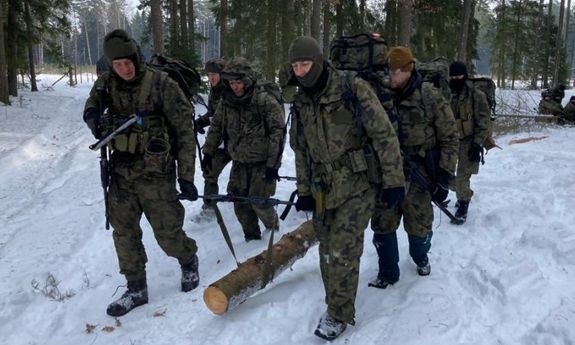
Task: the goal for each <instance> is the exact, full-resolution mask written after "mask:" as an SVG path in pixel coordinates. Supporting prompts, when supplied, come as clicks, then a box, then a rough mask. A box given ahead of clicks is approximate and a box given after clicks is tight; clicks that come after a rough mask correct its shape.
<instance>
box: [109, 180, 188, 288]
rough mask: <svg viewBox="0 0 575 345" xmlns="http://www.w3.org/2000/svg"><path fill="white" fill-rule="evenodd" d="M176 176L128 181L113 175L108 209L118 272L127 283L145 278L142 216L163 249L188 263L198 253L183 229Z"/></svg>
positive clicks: (181, 208)
mask: <svg viewBox="0 0 575 345" xmlns="http://www.w3.org/2000/svg"><path fill="white" fill-rule="evenodd" d="M176 195H177V191H176V185H175V176H174V175H171V176H166V177H142V178H139V179H136V180H128V179H126V178H124V177H122V176H121V175H114V177H113V178H112V184H111V186H110V197H109V201H108V210H109V212H110V224H111V225H112V227H113V228H114V232H113V238H114V245H115V247H116V253H117V255H118V262H119V265H120V273H121V274H123V275H124V276H125V277H126V280H127V281H136V280H139V279H145V278H146V262H147V257H146V252H145V250H144V245H143V244H142V229H141V228H140V220H141V218H142V213H144V214H145V215H146V219H148V221H149V222H150V225H151V226H152V229H153V231H154V237H155V238H156V241H157V242H158V244H159V245H160V247H161V248H162V250H163V251H164V252H165V253H166V254H167V255H168V256H171V257H174V258H176V259H178V262H179V263H180V264H186V263H188V262H190V260H191V259H192V257H193V256H194V255H195V254H196V252H197V246H196V242H195V241H194V240H193V239H191V238H189V237H187V236H186V234H185V233H184V231H183V230H182V225H183V221H184V207H183V206H182V204H181V203H180V202H179V201H178V199H177V197H176Z"/></svg>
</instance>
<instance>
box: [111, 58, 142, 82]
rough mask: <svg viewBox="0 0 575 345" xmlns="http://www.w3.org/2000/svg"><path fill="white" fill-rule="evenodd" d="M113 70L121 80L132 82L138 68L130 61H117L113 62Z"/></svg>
mask: <svg viewBox="0 0 575 345" xmlns="http://www.w3.org/2000/svg"><path fill="white" fill-rule="evenodd" d="M112 68H113V69H114V72H116V74H117V75H119V76H120V78H122V79H124V80H126V81H130V80H132V79H134V77H135V76H136V66H134V63H133V62H132V60H130V59H116V60H113V61H112Z"/></svg>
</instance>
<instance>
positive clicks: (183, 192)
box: [178, 178, 198, 201]
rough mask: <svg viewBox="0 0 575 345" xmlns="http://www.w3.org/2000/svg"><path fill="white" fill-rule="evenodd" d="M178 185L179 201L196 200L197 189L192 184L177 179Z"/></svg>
mask: <svg viewBox="0 0 575 345" xmlns="http://www.w3.org/2000/svg"><path fill="white" fill-rule="evenodd" d="M178 184H179V185H180V195H178V198H179V199H185V200H190V201H195V200H198V189H197V188H196V186H194V183H193V182H190V181H188V180H184V179H183V178H179V179H178Z"/></svg>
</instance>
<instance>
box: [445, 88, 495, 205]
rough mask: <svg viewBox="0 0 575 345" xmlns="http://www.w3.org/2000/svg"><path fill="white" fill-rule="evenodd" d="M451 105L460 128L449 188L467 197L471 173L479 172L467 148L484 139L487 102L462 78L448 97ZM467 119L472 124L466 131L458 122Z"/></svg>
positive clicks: (468, 195)
mask: <svg viewBox="0 0 575 345" xmlns="http://www.w3.org/2000/svg"><path fill="white" fill-rule="evenodd" d="M451 109H452V110H453V115H455V120H456V121H457V122H458V124H459V128H460V133H459V134H460V135H459V138H460V141H459V160H458V163H457V172H456V174H455V179H453V180H452V183H451V185H450V188H451V189H453V190H454V191H455V193H456V196H457V200H462V201H469V200H471V197H472V195H473V191H472V190H471V188H470V185H471V183H470V179H471V175H475V174H477V173H478V172H479V162H472V161H470V160H469V148H470V147H471V145H472V144H477V145H480V146H482V147H483V143H484V142H485V139H486V138H487V136H488V135H489V127H490V125H491V118H490V116H489V104H488V103H487V99H486V97H485V94H484V93H483V92H481V91H479V90H477V89H476V88H475V87H474V86H473V84H472V83H470V82H466V83H465V86H464V87H463V90H462V91H461V93H460V94H459V95H453V97H452V99H451ZM464 121H469V122H470V123H471V124H472V126H471V129H472V133H471V134H470V135H468V134H467V133H464V132H463V131H462V130H461V128H462V125H461V123H462V122H464Z"/></svg>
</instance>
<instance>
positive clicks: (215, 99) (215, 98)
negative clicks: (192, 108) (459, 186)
mask: <svg viewBox="0 0 575 345" xmlns="http://www.w3.org/2000/svg"><path fill="white" fill-rule="evenodd" d="M225 88H226V86H225V85H224V82H223V81H220V83H219V84H218V85H216V86H214V87H212V88H210V95H209V96H208V111H207V113H206V115H207V116H209V117H213V116H214V114H215V113H216V108H217V106H218V104H219V103H220V100H221V99H222V94H223V92H224V89H225Z"/></svg>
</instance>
